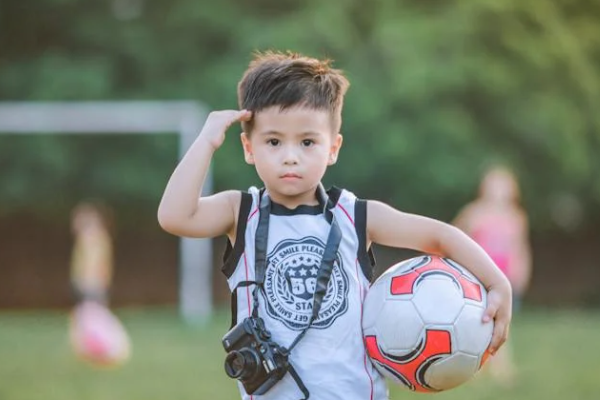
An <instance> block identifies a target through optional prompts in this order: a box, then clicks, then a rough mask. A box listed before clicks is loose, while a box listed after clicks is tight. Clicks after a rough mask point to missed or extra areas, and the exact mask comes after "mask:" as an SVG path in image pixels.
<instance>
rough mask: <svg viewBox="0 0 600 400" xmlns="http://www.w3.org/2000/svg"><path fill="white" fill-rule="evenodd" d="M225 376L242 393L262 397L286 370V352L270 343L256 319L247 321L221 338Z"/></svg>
mask: <svg viewBox="0 0 600 400" xmlns="http://www.w3.org/2000/svg"><path fill="white" fill-rule="evenodd" d="M222 342H223V347H224V348H225V351H226V352H227V356H226V357H225V373H227V375H228V376H229V377H230V378H234V379H238V380H240V381H241V383H242V385H243V386H244V389H245V390H246V393H248V394H257V395H260V394H264V393H266V392H267V391H268V390H269V389H271V388H272V387H273V386H274V385H275V384H276V383H277V382H279V381H280V380H281V378H283V377H284V375H285V374H286V373H287V372H288V371H289V369H290V363H289V361H288V355H289V354H288V351H287V350H286V349H285V348H284V347H282V346H280V345H278V344H277V343H275V342H273V341H272V340H271V333H270V332H269V331H268V330H267V329H266V328H265V323H264V321H263V320H262V318H260V317H248V318H245V319H244V320H243V321H242V322H240V323H239V324H237V325H236V326H234V327H233V328H232V329H231V330H230V331H229V332H227V333H226V334H225V336H224V337H223V341H222Z"/></svg>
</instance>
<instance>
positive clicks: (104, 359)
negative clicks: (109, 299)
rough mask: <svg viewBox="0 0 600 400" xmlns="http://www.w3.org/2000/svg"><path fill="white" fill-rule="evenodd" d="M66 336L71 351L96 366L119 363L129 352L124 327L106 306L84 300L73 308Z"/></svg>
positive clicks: (123, 360)
mask: <svg viewBox="0 0 600 400" xmlns="http://www.w3.org/2000/svg"><path fill="white" fill-rule="evenodd" d="M70 339H71V346H72V348H73V350H74V351H75V353H76V354H77V355H78V356H79V357H81V358H82V359H83V360H85V361H87V362H89V363H91V364H93V365H96V366H103V367H114V366H119V365H121V364H123V363H124V362H126V361H127V360H128V359H129V357H130V355H131V345H130V340H129V336H128V335H127V332H126V331H125V328H124V327H123V325H122V324H121V322H120V321H119V319H118V318H117V317H116V316H115V315H114V314H113V313H112V312H110V310H109V309H108V308H106V307H105V306H104V305H102V304H99V303H95V302H90V301H86V302H83V303H81V304H79V305H78V306H76V307H75V309H74V310H73V314H72V317H71V327H70Z"/></svg>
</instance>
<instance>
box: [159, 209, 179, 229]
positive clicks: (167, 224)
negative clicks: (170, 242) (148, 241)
mask: <svg viewBox="0 0 600 400" xmlns="http://www.w3.org/2000/svg"><path fill="white" fill-rule="evenodd" d="M156 217H157V220H158V225H160V227H161V228H162V229H163V230H165V231H166V232H169V233H172V234H176V233H175V232H176V231H177V227H178V226H179V223H178V220H177V218H176V217H175V216H174V215H172V214H171V213H169V212H168V211H167V210H165V209H164V208H161V207H159V208H158V212H157V214H156Z"/></svg>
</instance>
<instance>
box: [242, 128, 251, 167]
mask: <svg viewBox="0 0 600 400" xmlns="http://www.w3.org/2000/svg"><path fill="white" fill-rule="evenodd" d="M240 139H242V147H243V149H244V159H245V160H246V162H247V163H248V164H254V154H253V153H252V143H250V138H249V137H248V134H247V133H246V132H242V134H241V135H240Z"/></svg>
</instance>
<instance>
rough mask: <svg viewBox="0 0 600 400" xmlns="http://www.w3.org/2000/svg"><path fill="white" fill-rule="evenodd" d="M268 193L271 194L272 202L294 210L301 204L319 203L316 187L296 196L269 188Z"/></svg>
mask: <svg viewBox="0 0 600 400" xmlns="http://www.w3.org/2000/svg"><path fill="white" fill-rule="evenodd" d="M267 193H268V194H269V197H270V198H271V201H272V202H274V203H277V204H279V205H281V206H283V207H285V208H288V209H290V210H294V209H296V208H298V207H299V206H316V205H319V199H318V198H317V188H316V187H315V188H313V189H311V190H309V191H306V192H304V193H300V194H298V195H294V196H286V195H285V194H281V193H278V192H277V191H270V190H269V189H268V188H267Z"/></svg>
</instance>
